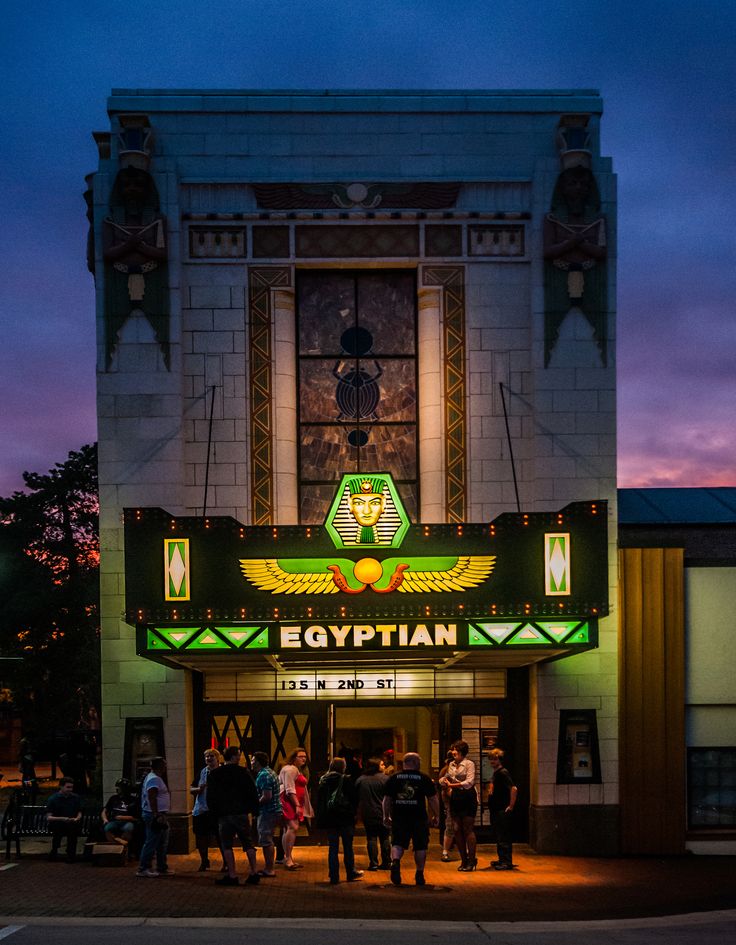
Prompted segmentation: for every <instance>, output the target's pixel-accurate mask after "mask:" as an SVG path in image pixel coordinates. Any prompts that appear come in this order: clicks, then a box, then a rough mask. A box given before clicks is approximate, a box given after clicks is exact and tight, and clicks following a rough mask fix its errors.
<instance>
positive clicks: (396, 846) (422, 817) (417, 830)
mask: <svg viewBox="0 0 736 945" xmlns="http://www.w3.org/2000/svg"><path fill="white" fill-rule="evenodd" d="M420 765H421V758H420V757H419V755H418V754H417V753H416V752H414V751H408V752H407V753H406V754H405V755H404V769H403V771H397V772H396V773H395V774H392V775H391V777H390V778H389V779H388V781H387V782H386V786H385V795H384V798H383V818H384V819H383V822H384V824H385V825H386V827H390V828H391V833H392V836H391V882H392V883H393V884H394V886H400V885H401V858H402V856H403V855H404V850H407V849H408V848H409V844H411V846H412V848H413V850H414V864H415V866H416V873H415V874H414V880H415V882H416V884H417V886H424V885H425V884H426V882H425V879H424V866H425V863H426V861H427V848H428V847H429V828H430V826H432V827H436V826H437V824H438V823H439V818H440V804H439V800H438V798H437V788H436V787H435V786H434V782H433V781H432V779H431V778H430V777H429V775H427V774H424V773H423V772H422V771H420V770H419V767H420ZM427 803H428V804H429V809H430V814H429V816H428V815H427Z"/></svg>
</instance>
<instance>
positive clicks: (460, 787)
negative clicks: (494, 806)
mask: <svg viewBox="0 0 736 945" xmlns="http://www.w3.org/2000/svg"><path fill="white" fill-rule="evenodd" d="M468 749H469V745H468V743H467V742H465V741H463V740H462V739H460V740H458V741H456V742H454V743H453V744H452V745H451V746H450V751H451V752H452V757H453V760H452V761H451V762H450V764H449V765H448V766H447V773H446V774H445V776H444V778H441V779H440V786H441V787H443V788H445V789H447V790H448V791H449V792H450V813H451V814H452V819H453V821H454V824H455V844H456V845H457V849H458V852H459V853H460V860H461V863H460V866H458V872H460V873H472V871H473V870H474V869H475V868H476V866H477V865H478V860H477V858H476V855H475V850H476V838H475V815H476V812H477V810H478V794H477V792H476V789H475V763H474V762H473V761H472V760H471V759H470V758H468Z"/></svg>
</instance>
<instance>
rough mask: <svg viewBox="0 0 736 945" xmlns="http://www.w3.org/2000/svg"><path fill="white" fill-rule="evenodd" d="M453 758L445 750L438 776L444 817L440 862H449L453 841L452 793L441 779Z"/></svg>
mask: <svg viewBox="0 0 736 945" xmlns="http://www.w3.org/2000/svg"><path fill="white" fill-rule="evenodd" d="M454 760H455V758H454V756H453V754H452V752H451V751H448V752H447V757H446V758H445V763H444V765H443V767H442V770H441V771H440V776H439V779H438V783H439V785H440V797H441V798H442V813H443V819H444V831H443V833H442V862H443V863H449V862H450V850H452V848H453V845H454V843H455V821H454V819H453V816H452V812H451V811H450V795H451V794H452V792H451V790H450V788H449V787H448V786H447V785H446V784H443V783H442V779H443V778H444V777H445V775H446V774H447V771H448V769H449V767H450V764H451V763H452V762H453V761H454Z"/></svg>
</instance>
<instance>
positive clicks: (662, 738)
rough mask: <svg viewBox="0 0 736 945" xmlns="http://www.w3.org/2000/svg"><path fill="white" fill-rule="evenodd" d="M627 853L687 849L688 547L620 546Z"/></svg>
mask: <svg viewBox="0 0 736 945" xmlns="http://www.w3.org/2000/svg"><path fill="white" fill-rule="evenodd" d="M619 562H620V569H619V592H620V610H621V621H620V634H621V638H620V647H619V654H620V676H619V679H620V683H619V685H620V697H621V711H620V729H619V731H620V756H621V770H620V784H621V799H620V801H621V851H622V852H623V853H670V854H676V853H683V852H684V851H685V622H684V614H685V611H684V570H683V551H682V549H681V548H626V549H623V550H621V551H620V552H619Z"/></svg>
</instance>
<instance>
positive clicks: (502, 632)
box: [470, 623, 521, 645]
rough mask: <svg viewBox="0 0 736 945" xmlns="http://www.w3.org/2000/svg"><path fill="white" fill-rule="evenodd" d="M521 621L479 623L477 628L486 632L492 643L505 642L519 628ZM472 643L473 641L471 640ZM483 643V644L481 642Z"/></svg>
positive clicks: (483, 632) (481, 631)
mask: <svg viewBox="0 0 736 945" xmlns="http://www.w3.org/2000/svg"><path fill="white" fill-rule="evenodd" d="M520 626H521V624H520V623H479V624H476V627H477V630H478V631H479V632H480V633H482V634H485V637H484V638H485V639H486V640H489V641H490V642H491V643H496V644H498V643H503V641H504V640H506V639H507V638H508V637H510V636H511V634H512V633H513V632H514V631H515V630H518V629H519V627H520ZM470 642H471V643H472V641H470ZM481 645H482V644H481Z"/></svg>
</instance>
